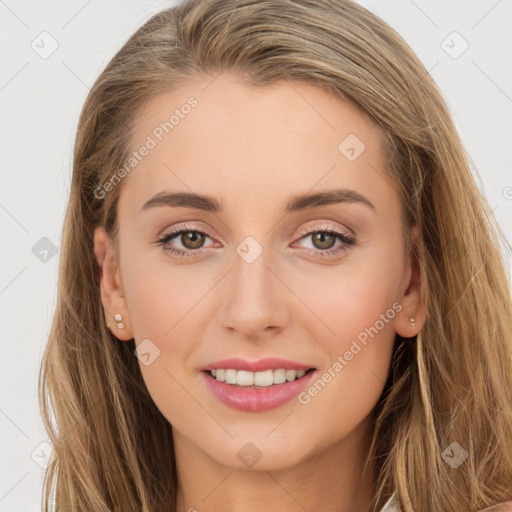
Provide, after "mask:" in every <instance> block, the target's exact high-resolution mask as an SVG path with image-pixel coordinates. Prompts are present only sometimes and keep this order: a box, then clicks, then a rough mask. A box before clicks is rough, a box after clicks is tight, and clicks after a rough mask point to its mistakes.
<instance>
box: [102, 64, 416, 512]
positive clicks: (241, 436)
mask: <svg viewBox="0 0 512 512" xmlns="http://www.w3.org/2000/svg"><path fill="white" fill-rule="evenodd" d="M190 96H194V97H195V98H196V99H197V101H198V105H197V106H196V107H195V108H194V109H193V110H192V111H191V112H190V114H189V115H188V116H185V117H184V119H181V120H180V123H179V125H177V126H176V127H175V128H174V130H173V131H172V132H171V133H170V134H168V135H166V136H165V137H164V138H163V140H162V141H161V142H160V143H159V144H158V145H157V147H156V148H154V149H153V150H152V151H151V152H150V153H149V154H148V155H147V156H146V157H145V158H144V159H143V160H142V161H141V162H140V163H139V164H138V165H137V166H136V168H135V169H133V170H132V171H131V173H130V174H129V175H128V176H127V177H126V178H124V179H123V181H122V183H121V187H122V188H121V194H120V201H119V204H118V216H119V217H118V218H119V255H118V258H116V255H115V254H114V252H113V251H112V249H111V248H110V249H109V239H108V236H107V234H106V233H105V230H104V229H103V227H101V226H100V227H98V228H97V229H96V232H95V238H94V245H95V254H96V257H97V260H98V263H99V264H100V266H101V269H102V270H101V297H102V301H103V305H104V308H105V314H106V317H107V320H108V321H109V323H110V324H111V329H112V332H113V333H114V334H115V336H116V337H117V338H118V339H119V340H125V341H127V340H130V339H132V338H135V343H136V345H137V346H138V345H139V344H140V343H141V342H142V340H144V339H146V338H149V339H150V340H151V342H152V343H154V345H156V346H157V347H158V348H159V350H160V355H159V357H157V358H156V359H154V361H153V362H152V363H151V364H149V365H148V366H146V365H144V364H142V363H141V365H140V366H141V371H142V375H143V378H144V381H145V383H146V385H147V388H148V390H149V393H150V394H151V397H152V398H153V400H154V402H155V404H156V405H157V407H158V408H159V409H160V411H161V412H162V414H163V415H164V416H165V417H166V418H167V419H168V421H169V422H170V423H171V424H172V425H173V433H174V444H175V448H176V464H177V469H178V479H179V489H178V508H177V510H180V511H187V510H191V511H192V510H194V509H195V510H197V511H198V512H210V511H218V510H225V511H231V512H239V511H244V512H251V511H256V510H258V511H260V510H266V511H267V512H273V511H280V512H281V511H282V510H287V511H290V512H294V511H304V510H323V511H337V512H356V511H357V512H360V511H361V510H367V508H368V506H369V503H370V500H371V498H372V496H373V492H374V485H375V476H374V475H366V476H363V475H362V474H361V469H362V465H363V463H364V460H365V456H366V454H367V452H368V447H369V441H370V438H369V433H368V432H369V430H368V429H369V427H370V422H369V414H370V413H371V411H372V409H373V408H374V406H375V404H376V403H377V401H378V399H379V397H380V395H381V393H382V390H383V388H384V383H385V381H386V377H387V375H388V372H389V365H390V361H391V355H392V346H393V342H394V339H395V333H399V334H400V335H402V336H404V337H411V336H414V335H415V334H417V332H418V331H419V330H420V329H421V328H422V326H423V324H424V321H425V310H424V305H423V303H422V300H421V293H420V291H421V275H420V273H419V271H418V270H417V268H416V266H415V265H413V264H412V260H411V257H410V254H406V251H405V245H404V240H403V234H402V227H401V224H400V219H401V215H400V205H399V202H398V197H397V194H396V192H395V190H394V188H393V187H392V185H391V183H390V180H389V178H386V177H385V175H384V172H383V169H384V158H383V155H382V151H381V141H382V133H381V132H380V128H378V127H376V126H375V125H374V122H373V121H372V120H371V119H370V118H369V117H367V116H366V115H364V114H363V113H362V112H361V111H360V110H358V109H356V108H355V107H354V106H352V105H351V104H348V103H346V102H345V101H344V100H342V99H341V98H340V97H338V96H335V95H332V94H331V93H328V92H326V91H324V90H322V89H320V88H317V87H315V86H312V85H307V84H304V83H298V82H281V83H279V84H274V85H272V86H270V87H267V88H264V89H255V88H251V87H248V86H247V85H246V84H244V83H243V82H242V81H240V80H239V79H238V78H237V76H236V75H233V74H229V73H223V74H221V75H219V76H218V77H217V78H216V79H214V80H212V78H211V77H199V78H196V79H194V80H192V81H190V82H189V83H187V84H186V85H182V86H181V87H180V88H179V89H175V90H173V91H169V92H166V93H165V94H162V95H160V96H157V97H155V98H153V99H152V100H151V101H150V102H149V103H148V104H147V105H146V106H145V107H144V108H143V110H142V111H141V113H140V114H139V115H138V116H137V119H136V122H135V131H134V136H133V137H132V144H133V149H136V148H138V147H140V146H141V145H142V144H143V143H144V141H145V140H146V137H147V136H148V134H151V133H152V131H153V130H154V129H155V127H156V126H158V125H159V124H160V123H161V122H162V121H164V120H166V119H168V117H169V115H170V114H169V112H172V111H173V110H174V109H176V108H180V106H181V105H183V104H184V103H186V101H187V99H188V98H189V97H190ZM349 134H356V135H357V137H358V138H359V139H360V140H361V141H363V142H364V145H365V146H366V149H365V150H364V151H363V152H362V153H361V154H360V155H359V156H358V157H357V158H356V159H355V160H354V161H349V160H348V159H347V158H346V157H345V156H344V155H343V154H342V153H341V152H340V151H339V150H338V145H339V144H340V142H342V141H343V140H344V139H345V138H346V137H347V135H349ZM118 186H119V185H118ZM342 187H346V188H349V189H352V190H355V191H357V192H359V193H360V194H362V195H364V196H365V197H366V198H367V199H368V200H369V201H371V202H372V203H373V205H374V207H375V211H373V210H372V209H371V208H369V207H367V206H365V205H364V204H361V203H356V202H352V203H338V204H332V205H326V206H321V207H316V208H311V209H308V210H305V211H299V212H293V213H288V214H286V215H284V216H283V214H282V210H283V208H284V205H285V204H286V203H287V202H288V201H289V200H290V199H291V198H292V197H293V196H297V195H300V194H305V193H314V192H319V191H325V190H329V189H332V188H342ZM164 190H165V191H168V192H195V193H199V194H206V195H209V196H213V197H215V198H216V199H217V200H218V201H220V202H221V203H222V205H223V206H224V211H223V212H222V213H212V212H205V211H202V210H198V209H193V208H187V207H177V208H176V207H174V208H173V207H169V206H160V207H156V208H152V209H148V210H145V211H142V212H140V210H141V208H142V205H143V204H144V203H145V202H146V201H148V200H149V199H150V198H152V197H153V196H155V195H156V194H158V193H160V192H162V191H164ZM183 222H186V223H189V224H193V226H191V227H190V228H188V227H187V228H186V229H188V231H192V232H194V231H197V230H198V229H200V230H201V231H203V232H205V233H206V236H205V238H204V242H203V245H202V247H203V250H202V253H201V254H200V255H196V254H197V253H196V254H192V256H191V257H189V258H182V259H180V258H179V257H178V256H175V255H172V254H169V252H166V251H165V249H164V248H163V247H162V246H161V245H159V244H158V243H157V242H156V240H158V239H159V238H161V237H162V236H163V235H165V234H166V233H167V232H169V230H170V228H172V227H176V226H178V225H179V224H181V223H183ZM326 227H327V228H329V229H334V230H338V231H340V232H341V233H347V234H349V235H354V236H355V238H356V240H357V244H356V245H354V246H346V249H345V250H341V251H339V252H338V253H336V254H332V255H331V256H328V257H324V258H322V257H321V255H319V254H318V253H321V251H324V252H325V251H326V250H329V249H331V250H335V249H337V248H340V247H343V246H344V243H343V242H342V241H340V240H339V239H337V238H336V239H335V241H333V242H332V243H331V244H330V245H328V244H327V243H326V242H325V241H324V243H323V245H322V244H321V240H320V239H318V237H315V235H314V234H313V235H312V234H311V233H310V234H309V235H304V236H303V237H302V236H301V233H302V231H301V230H303V229H304V228H311V229H312V230H313V229H316V232H317V233H318V232H320V233H323V232H324V231H322V229H324V230H325V228H326ZM247 236H251V237H253V238H254V239H255V240H256V241H257V242H258V243H259V244H260V246H261V247H262V249H263V252H262V253H261V255H260V256H259V257H258V258H257V259H256V260H255V261H253V262H252V263H248V262H247V261H245V260H244V259H243V258H242V257H240V256H239V254H238V253H237V252H236V248H237V247H238V246H239V244H240V243H241V242H242V241H243V240H244V239H245V238H246V237H247ZM414 236H415V237H417V236H418V233H417V231H416V230H414ZM183 239H184V237H180V236H179V235H178V236H176V237H175V238H174V239H172V241H169V242H167V247H170V246H172V247H174V248H177V249H181V250H184V251H187V250H188V251H189V252H191V251H194V250H196V251H197V249H194V247H197V245H196V246H194V245H193V244H190V243H189V244H188V245H184V243H183ZM186 242H187V240H185V243H186ZM196 244H197V242H196ZM199 246H201V244H200V243H199ZM191 247H192V248H191ZM315 251H316V253H315ZM395 302H397V303H399V304H400V305H401V306H402V309H401V311H400V312H398V313H397V314H396V315H395V316H394V318H393V319H392V320H390V321H388V322H387V323H385V326H384V327H383V328H382V329H381V330H379V332H378V334H377V335H374V337H373V338H369V341H368V344H367V345H366V346H364V348H363V349H362V350H361V351H360V352H359V353H358V354H357V356H355V357H354V358H353V359H352V360H351V361H350V362H349V363H348V364H347V365H346V366H345V367H344V368H343V370H342V371H341V372H338V373H337V374H336V376H335V377H334V378H332V380H331V382H329V383H328V384H327V385H326V386H325V387H324V388H323V389H322V390H321V392H319V393H318V394H317V396H315V397H313V398H312V399H311V400H310V402H309V403H307V404H305V405H304V404H301V403H299V402H298V400H295V399H294V400H292V401H290V402H288V403H287V404H285V405H282V406H280V407H278V408H275V409H271V410H269V411H264V412H247V411H238V410H234V409H231V408H229V407H227V406H226V405H224V404H222V403H221V402H220V401H219V400H218V399H217V398H216V397H214V396H213V395H212V394H211V392H210V391H209V389H208V388H207V387H206V386H205V384H204V382H203V379H202V378H201V377H202V375H200V373H199V367H200V366H202V365H204V364H206V363H209V362H212V361H216V360H219V359H224V358H227V357H241V358H244V359H248V360H258V359H261V358H263V357H280V358H284V359H291V360H293V361H298V362H302V363H304V364H308V365H309V366H312V367H315V368H316V369H317V373H318V376H320V375H321V374H322V373H323V372H324V371H326V370H327V369H328V368H329V367H332V365H333V363H334V362H335V361H336V359H337V357H338V356H339V355H343V354H344V353H345V352H346V351H347V350H348V349H349V348H350V346H351V343H352V342H353V340H355V339H356V337H357V335H358V334H359V333H361V331H363V330H364V329H365V328H367V327H370V326H373V325H374V324H375V322H376V321H377V320H378V319H379V318H380V315H381V314H384V313H385V312H386V310H389V308H391V306H392V304H393V303H395ZM116 313H120V314H121V315H122V316H123V323H124V324H125V328H124V329H118V328H117V326H116V322H115V321H114V319H113V317H114V315H115V314H116ZM406 317H414V318H415V321H416V326H413V325H412V324H411V322H410V321H409V320H408V319H406ZM315 380H316V378H315V379H314V380H313V382H314V381H315ZM248 442H251V443H252V444H253V445H254V446H256V447H257V449H258V451H259V452H260V454H261V458H260V459H259V460H258V461H257V462H256V463H255V464H254V465H253V466H252V467H250V468H249V467H247V466H246V465H244V463H243V462H242V461H241V460H240V459H239V458H238V457H237V453H238V452H239V450H240V449H241V448H242V447H244V446H245V445H246V443H248Z"/></svg>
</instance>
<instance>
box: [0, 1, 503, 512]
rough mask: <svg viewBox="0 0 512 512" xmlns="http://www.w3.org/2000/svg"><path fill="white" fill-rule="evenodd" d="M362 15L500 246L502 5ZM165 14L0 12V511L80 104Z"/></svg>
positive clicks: (51, 267) (43, 330)
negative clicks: (426, 97) (399, 41)
mask: <svg viewBox="0 0 512 512" xmlns="http://www.w3.org/2000/svg"><path fill="white" fill-rule="evenodd" d="M360 3H361V4H363V5H364V6H365V7H367V8H368V9H370V10H371V11H373V12H375V13H376V14H378V15H379V16H381V17H382V18H383V19H384V20H386V21H387V22H388V23H390V24H391V25H392V26H393V27H394V28H395V29H396V30H397V31H398V32H399V33H400V34H401V35H402V36H403V37H404V38H405V40H406V41H407V42H408V43H409V44H410V45H411V46H412V48H413V49H414V50H415V51H416V52H417V54H418V55H419V57H420V58H421V60H422V61H423V63H424V64H425V67H426V68H427V69H428V70H429V72H430V73H431V74H432V76H433V77H434V79H435V80H436V81H437V83H438V84H439V86H440V87H441V89H442V91H443V93H444V95H445V98H446V100H447V102H448V104H449V107H450V109H451V112H452V114H453V116H454V119H455V122H456V124H457V127H458V129H459V132H460V135H461V137H462V140H463V141H464V144H465V146H466V147H467V148H468V150H469V152H470V155H471V157H472V159H473V161H474V163H475V165H476V167H477V169H478V174H479V176H477V178H478V180H479V182H480V184H481V188H482V190H483V191H484V193H485V195H486V197H487V199H488V201H489V203H490V205H491V208H493V209H494V215H495V218H496V220H497V222H498V224H499V225H500V226H501V227H502V229H503V231H504V233H505V235H506V237H507V239H508V240H512V221H511V219H512V215H511V214H512V172H511V163H510V160H511V157H510V148H511V146H512V137H511V136H512V128H511V122H510V119H511V116H512V31H510V26H511V25H512V1H511V0H435V1H434V0H428V1H427V0H414V1H413V0H386V1H384V0H361V2H360ZM171 4H172V2H164V1H156V0H151V1H150V0H146V1H139V2H136V1H135V0H128V1H126V0H124V1H122V2H121V1H120V0H116V1H114V0H103V1H100V0H89V1H87V0H83V1H78V0H72V1H70V0H67V1H64V0H60V1H47V2H37V1H35V0H30V1H21V0H18V1H16V0H0V48H1V54H0V55H1V67H0V108H1V115H0V140H1V146H0V148H1V152H0V155H1V159H0V172H1V173H2V174H1V183H2V185H1V187H0V236H1V249H0V257H1V260H0V263H1V264H0V315H1V318H0V330H1V331H0V332H1V345H2V357H1V358H0V379H1V386H0V460H1V463H0V464H1V467H0V512H32V511H33V512H36V511H39V510H40V494H41V482H42V475H43V469H42V468H43V467H44V466H45V464H46V463H47V461H48V454H49V452H50V450H49V445H48V444H47V438H46V434H45V432H44V429H43V426H42V422H41V419H40V416H39V408H38V402H37V375H38V372H39V365H40V361H41V356H42V351H43V347H44V345H45V343H46V340H47V336H48V332H49V328H50V324H51V318H52V314H53V311H54V307H55V297H56V283H57V266H58V259H59V247H60V241H61V229H62V222H63V215H64V210H65V205H66V201H67V196H68V191H69V184H70V176H71V152H72V145H73V138H74V134H75V130H76V125H77V121H78V116H79V112H80V109H81V106H82V104H83V102H84V100H85V97H86V94H87V92H88V90H89V88H90V86H91V85H92V83H93V82H94V80H95V78H96V77H97V75H98V74H99V72H100V70H101V69H102V68H103V67H104V66H105V64H106V63H107V62H108V60H109V59H110V58H111V57H112V56H113V55H114V53H115V52H116V51H117V50H118V49H119V48H120V46H121V45H122V44H123V43H124V42H125V40H126V39H127V38H128V37H129V36H130V35H131V34H132V33H133V32H134V31H135V30H136V29H137V28H138V27H139V26H140V25H141V24H142V23H143V22H144V21H146V20H147V19H148V18H149V17H150V16H151V15H152V14H154V13H155V12H157V11H159V10H161V9H163V8H165V7H167V6H170V5H171ZM466 46H467V48H466ZM504 252H505V251H504ZM507 258H508V261H509V262H510V261H511V258H510V252H508V253H507Z"/></svg>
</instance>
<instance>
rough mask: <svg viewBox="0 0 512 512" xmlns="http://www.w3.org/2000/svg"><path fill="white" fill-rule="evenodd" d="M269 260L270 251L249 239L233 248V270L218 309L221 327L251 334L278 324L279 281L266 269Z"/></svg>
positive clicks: (280, 310) (269, 263) (279, 322)
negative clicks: (219, 310) (221, 303)
mask: <svg viewBox="0 0 512 512" xmlns="http://www.w3.org/2000/svg"><path fill="white" fill-rule="evenodd" d="M272 260H273V258H272V257H271V254H270V249H268V248H266V247H265V248H264V247H263V244H262V243H259V242H258V241H257V240H256V239H255V238H254V237H251V236H248V237H246V238H245V239H244V240H243V241H242V242H241V243H240V244H239V245H238V246H237V247H236V248H235V252H234V254H233V258H232V265H233V270H232V271H231V272H230V277H229V278H228V283H227V290H226V295H225V298H224V301H223V305H222V306H221V308H220V309H221V317H222V322H223V323H224V325H225V326H228V327H233V328H235V329H237V330H239V331H246V334H251V335H255V334H257V333H258V332H259V331H260V330H263V329H265V328H266V327H267V326H278V325H280V324H281V323H282V322H281V320H280V318H279V317H280V316H281V313H282V308H283V301H282V300H280V299H279V297H280V291H279V282H278V281H279V280H278V279H277V278H276V276H275V275H274V274H273V272H272V271H271V270H270V269H269V268H268V267H271V261H272ZM281 319H282V317H281Z"/></svg>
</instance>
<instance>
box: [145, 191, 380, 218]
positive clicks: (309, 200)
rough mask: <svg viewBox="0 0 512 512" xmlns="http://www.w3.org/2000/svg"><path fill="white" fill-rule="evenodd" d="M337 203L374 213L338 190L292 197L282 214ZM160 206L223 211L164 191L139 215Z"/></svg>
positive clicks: (212, 202) (207, 199) (361, 199)
mask: <svg viewBox="0 0 512 512" xmlns="http://www.w3.org/2000/svg"><path fill="white" fill-rule="evenodd" d="M339 203H359V204H363V205H365V206H367V207H369V208H370V209H372V210H373V211H374V212H375V213H376V209H375V206H374V205H373V203H372V202H371V201H370V200H369V199H367V198H366V197H365V196H363V195H361V194H360V193H359V192H356V191H355V190H350V189H347V188H338V189H333V190H326V191H324V192H318V193H315V194H304V195H300V196H297V197H293V198H292V199H291V200H290V201H289V202H288V203H287V204H286V205H285V207H284V210H283V214H287V213H292V212H298V211H302V210H308V209H310V208H317V207H319V206H326V205H330V204H339ZM160 206H168V207H172V208H177V207H184V208H195V209H197V210H204V211H206V212H212V213H220V212H222V211H223V208H222V205H221V203H220V202H219V201H217V200H216V199H215V198H213V197H211V196H205V195H201V194H195V193H192V192H175V193H169V192H165V191H164V192H160V193H159V194H157V195H156V196H154V197H152V198H151V199H150V200H149V201H147V202H146V203H144V205H143V206H142V208H141V209H140V211H139V213H140V212H142V211H145V210H148V209H151V208H156V207H160Z"/></svg>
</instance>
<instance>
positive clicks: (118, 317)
mask: <svg viewBox="0 0 512 512" xmlns="http://www.w3.org/2000/svg"><path fill="white" fill-rule="evenodd" d="M114 320H115V321H116V322H117V328H118V329H124V324H123V322H122V320H123V317H122V316H121V315H120V314H119V313H116V314H115V315H114Z"/></svg>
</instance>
